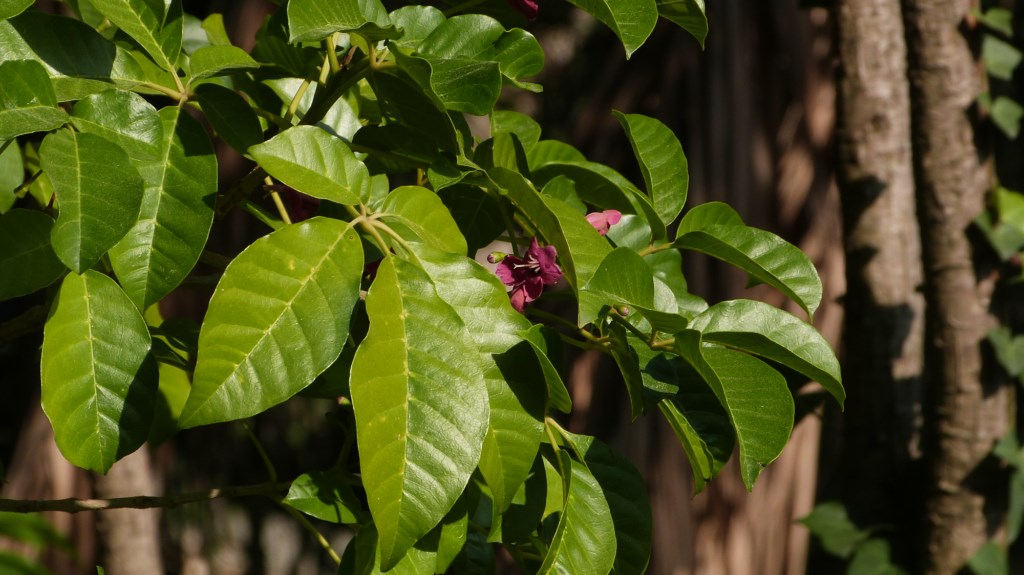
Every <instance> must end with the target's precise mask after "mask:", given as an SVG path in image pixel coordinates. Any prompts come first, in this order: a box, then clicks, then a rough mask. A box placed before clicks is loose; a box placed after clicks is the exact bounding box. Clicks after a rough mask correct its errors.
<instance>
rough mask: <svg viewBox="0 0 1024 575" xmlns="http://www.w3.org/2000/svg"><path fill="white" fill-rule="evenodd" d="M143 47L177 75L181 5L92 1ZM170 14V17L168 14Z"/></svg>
mask: <svg viewBox="0 0 1024 575" xmlns="http://www.w3.org/2000/svg"><path fill="white" fill-rule="evenodd" d="M89 1H90V2H91V3H92V5H93V6H95V7H96V9H97V10H99V11H100V13H102V14H103V15H104V16H106V17H107V18H109V19H110V21H111V22H113V23H114V25H115V26H117V27H118V28H120V29H121V30H123V31H124V33H125V34H128V35H129V36H131V37H132V39H134V40H135V41H136V42H138V43H139V45H140V46H142V49H143V50H145V51H146V52H147V53H148V54H149V55H150V56H152V57H153V60H154V61H155V62H156V63H157V64H158V65H159V66H160V67H161V68H163V69H164V70H167V71H168V72H174V71H175V69H176V67H177V62H178V55H179V54H180V53H181V39H182V32H181V31H182V15H181V5H180V3H175V2H173V1H172V2H168V3H166V4H165V3H164V2H157V3H154V2H148V1H147V0H89ZM165 11H166V13H165Z"/></svg>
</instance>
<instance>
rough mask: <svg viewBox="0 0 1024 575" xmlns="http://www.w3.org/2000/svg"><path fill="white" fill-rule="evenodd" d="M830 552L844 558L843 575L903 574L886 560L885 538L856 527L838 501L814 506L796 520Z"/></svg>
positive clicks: (904, 573)
mask: <svg viewBox="0 0 1024 575" xmlns="http://www.w3.org/2000/svg"><path fill="white" fill-rule="evenodd" d="M800 523H802V524H803V525H804V526H806V527H807V529H808V530H809V531H810V532H811V534H812V535H814V536H815V537H816V538H817V539H818V542H819V543H820V544H821V547H822V549H824V550H825V552H827V553H828V554H830V555H833V556H835V557H839V558H840V559H844V560H846V561H848V562H849V563H848V564H847V567H846V575H906V571H904V570H903V569H900V568H899V567H897V566H896V565H894V564H893V563H892V561H891V560H890V557H891V549H890V547H889V542H888V541H886V540H885V539H884V538H882V537H874V536H873V535H874V532H875V530H874V529H873V528H866V529H865V528H860V527H858V526H857V525H856V524H855V523H854V522H853V521H852V520H851V519H850V516H849V515H848V514H847V512H846V508H845V507H843V504H842V503H839V502H838V501H826V502H824V503H819V504H818V505H817V506H815V508H814V510H813V511H811V513H810V514H808V515H807V517H804V518H803V519H801V520H800Z"/></svg>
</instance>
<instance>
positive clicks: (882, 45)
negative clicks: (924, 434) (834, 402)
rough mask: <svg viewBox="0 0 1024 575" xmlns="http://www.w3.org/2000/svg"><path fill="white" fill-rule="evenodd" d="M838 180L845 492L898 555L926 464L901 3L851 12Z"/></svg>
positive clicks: (839, 13) (842, 53)
mask: <svg viewBox="0 0 1024 575" xmlns="http://www.w3.org/2000/svg"><path fill="white" fill-rule="evenodd" d="M835 14H836V20H837V21H836V26H837V31H838V37H839V45H838V48H839V66H840V68H839V75H838V88H839V93H838V107H839V115H838V118H837V122H838V151H839V158H838V160H839V161H838V163H837V179H838V183H839V190H840V196H841V198H842V205H843V220H844V222H843V223H844V244H845V252H846V281H847V291H846V296H845V298H844V304H845V308H846V315H845V326H844V338H843V339H844V345H845V348H844V349H845V353H844V366H843V369H844V373H845V384H846V387H847V397H848V399H847V404H846V413H845V417H844V419H843V422H844V428H845V429H844V432H845V433H844V445H843V460H842V464H841V465H842V472H841V473H840V476H839V477H840V481H841V482H842V483H843V486H842V497H843V500H844V501H845V503H846V506H847V509H848V510H849V511H850V513H851V516H852V517H853V519H854V520H855V521H856V522H857V523H859V524H860V525H863V526H869V525H892V526H894V527H895V529H892V530H891V531H887V533H888V534H890V535H891V536H892V538H893V539H894V541H893V543H894V544H893V545H892V548H893V549H894V550H908V549H910V547H911V545H910V543H912V542H911V541H905V540H902V539H901V538H906V537H908V534H909V533H911V532H912V528H913V525H912V524H911V522H912V521H913V520H914V518H915V517H919V516H920V503H921V497H920V496H919V495H918V493H917V488H916V482H915V481H913V480H912V476H913V474H911V475H908V472H909V470H910V468H911V465H912V463H913V462H914V461H915V460H916V459H917V458H918V457H919V456H920V445H919V440H920V423H921V421H920V419H921V417H920V409H921V395H922V393H921V391H922V389H921V375H922V371H923V368H924V347H923V338H924V323H925V322H924V312H925V310H924V307H925V306H924V295H923V294H922V293H921V291H920V288H921V282H922V269H921V241H920V235H919V228H918V225H917V214H916V203H915V199H914V173H913V161H912V149H911V148H912V147H911V134H910V94H909V89H910V88H909V82H908V80H907V62H906V44H905V39H904V30H903V17H902V15H901V12H900V3H899V0H840V1H839V3H838V5H837V7H836V10H835Z"/></svg>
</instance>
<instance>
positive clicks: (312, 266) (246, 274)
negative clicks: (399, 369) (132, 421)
mask: <svg viewBox="0 0 1024 575" xmlns="http://www.w3.org/2000/svg"><path fill="white" fill-rule="evenodd" d="M362 275H363V254H362V246H361V244H360V240H359V236H358V235H357V234H356V233H355V231H353V230H352V228H351V227H349V226H348V225H347V224H346V223H345V222H340V221H338V220H331V219H327V218H319V217H317V218H312V219H310V220H306V221H305V222H302V223H301V224H295V225H289V226H284V227H282V228H281V229H279V230H277V231H275V232H273V233H271V234H270V235H268V236H265V237H263V238H260V239H258V240H256V241H255V242H253V244H252V245H250V246H249V247H248V248H246V249H245V251H243V252H242V253H241V254H239V255H238V257H236V258H235V259H234V261H232V262H231V264H230V265H228V268H227V270H225V272H224V275H223V277H221V280H220V283H218V284H217V290H216V291H215V292H214V294H213V297H212V298H211V299H210V307H209V310H208V311H207V312H206V319H205V320H204V321H203V327H202V331H201V332H200V334H199V357H198V359H197V363H196V371H195V377H194V378H193V382H192V393H191V394H190V395H189V398H188V403H186V405H185V409H184V411H183V412H182V414H181V420H180V425H181V427H182V428H188V427H195V426H197V425H203V424H207V423H216V422H220V421H230V420H234V419H241V418H243V417H249V416H252V415H255V414H257V413H260V412H262V411H264V410H266V409H267V408H269V407H271V406H274V405H277V404H278V403H281V402H282V401H284V400H286V399H288V398H289V397H291V396H292V395H294V394H296V393H297V392H299V391H300V390H302V388H304V387H306V386H307V385H309V384H310V383H311V382H312V381H313V380H314V379H315V378H316V376H317V375H319V374H320V373H321V372H322V371H324V370H325V369H327V367H328V366H329V365H331V363H332V362H334V360H335V359H336V358H337V357H338V355H339V354H340V353H341V349H342V347H343V346H344V345H345V341H346V339H347V338H348V333H349V329H348V328H349V320H350V318H351V316H352V309H353V307H354V306H355V303H356V301H358V299H359V279H360V277H361V276H362Z"/></svg>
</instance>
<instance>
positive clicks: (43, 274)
mask: <svg viewBox="0 0 1024 575" xmlns="http://www.w3.org/2000/svg"><path fill="white" fill-rule="evenodd" d="M52 228H53V220H52V219H50V216H48V215H46V214H44V213H42V212H38V211H35V210H22V209H16V210H11V211H9V212H7V213H6V214H4V215H3V216H0V301H3V300H7V299H11V298H14V297H18V296H23V295H28V294H30V293H32V292H34V291H36V290H39V289H42V288H44V287H46V286H48V285H50V284H52V283H53V282H55V281H57V278H59V277H60V276H61V274H63V273H64V272H65V271H66V269H67V268H65V267H64V264H62V263H61V262H60V260H59V259H57V254H55V253H54V252H53V247H52V246H51V245H50V230H51V229H52Z"/></svg>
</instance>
